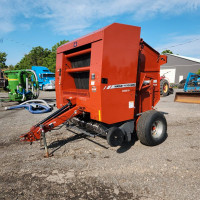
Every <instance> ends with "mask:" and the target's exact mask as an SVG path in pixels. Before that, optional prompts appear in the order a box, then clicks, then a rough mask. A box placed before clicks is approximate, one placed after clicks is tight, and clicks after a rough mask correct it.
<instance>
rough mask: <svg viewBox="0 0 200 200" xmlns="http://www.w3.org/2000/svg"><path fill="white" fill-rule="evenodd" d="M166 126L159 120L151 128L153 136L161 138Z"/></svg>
mask: <svg viewBox="0 0 200 200" xmlns="http://www.w3.org/2000/svg"><path fill="white" fill-rule="evenodd" d="M163 129H164V125H163V123H162V122H161V121H159V120H157V121H155V122H154V123H153V125H152V127H151V135H152V137H153V138H159V137H160V136H161V134H162V132H163Z"/></svg>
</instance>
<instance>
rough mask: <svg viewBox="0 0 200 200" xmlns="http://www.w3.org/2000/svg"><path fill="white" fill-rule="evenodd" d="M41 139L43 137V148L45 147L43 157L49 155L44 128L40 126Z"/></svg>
mask: <svg viewBox="0 0 200 200" xmlns="http://www.w3.org/2000/svg"><path fill="white" fill-rule="evenodd" d="M41 128H42V127H41ZM42 139H43V143H44V149H45V153H46V155H45V156H44V157H45V158H48V157H49V151H48V147H47V141H46V137H45V132H44V129H43V128H42Z"/></svg>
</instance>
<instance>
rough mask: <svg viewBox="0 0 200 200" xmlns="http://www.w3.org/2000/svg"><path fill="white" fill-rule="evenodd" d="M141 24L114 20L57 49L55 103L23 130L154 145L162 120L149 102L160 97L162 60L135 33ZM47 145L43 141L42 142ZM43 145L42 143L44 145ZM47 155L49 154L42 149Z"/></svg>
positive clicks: (161, 134)
mask: <svg viewBox="0 0 200 200" xmlns="http://www.w3.org/2000/svg"><path fill="white" fill-rule="evenodd" d="M140 31H141V28H140V27H136V26H130V25H124V24H118V23H114V24H111V25H109V26H106V27H104V28H102V29H100V30H97V31H95V32H93V33H91V34H88V35H86V36H84V37H81V38H79V39H77V40H74V41H71V42H68V43H66V44H64V45H62V46H60V47H59V48H58V49H57V58H56V101H57V107H58V108H59V109H58V110H57V111H56V112H55V113H53V114H51V115H50V116H49V117H47V118H46V119H44V120H42V121H41V122H39V123H38V124H36V125H35V126H33V127H32V128H31V129H30V131H29V132H28V133H26V134H24V135H22V136H21V137H22V140H24V141H29V142H31V143H32V142H33V141H35V140H40V139H41V137H42V138H43V140H44V144H46V140H45V133H46V132H48V131H51V130H52V129H54V128H55V127H57V126H59V125H62V124H66V126H67V127H68V126H70V127H74V128H76V129H77V128H78V129H81V130H82V131H83V132H84V133H86V134H87V133H88V134H89V135H91V134H94V135H101V136H103V137H105V138H106V139H107V141H108V144H110V145H111V146H118V145H121V144H122V142H124V141H130V140H131V136H132V135H133V134H135V133H136V134H137V136H138V138H139V140H140V141H141V143H143V144H145V145H150V146H153V145H157V144H160V143H161V142H163V141H164V140H165V138H166V135H167V133H166V131H167V122H166V119H165V117H164V115H163V114H162V113H161V112H158V111H155V110H154V106H155V105H156V104H157V103H158V102H159V100H160V65H162V64H165V63H166V62H167V57H166V56H165V55H160V54H159V53H158V52H157V51H155V50H154V49H153V48H152V47H150V46H149V45H148V44H147V43H145V42H144V41H143V40H142V39H141V38H140ZM45 146H46V145H45ZM46 147H47V146H46ZM47 154H48V153H47Z"/></svg>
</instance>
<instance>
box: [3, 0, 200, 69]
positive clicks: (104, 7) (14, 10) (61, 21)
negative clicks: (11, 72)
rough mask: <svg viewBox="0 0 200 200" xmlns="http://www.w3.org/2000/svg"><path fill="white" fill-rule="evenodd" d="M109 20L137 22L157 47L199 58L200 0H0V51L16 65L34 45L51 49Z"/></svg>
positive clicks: (109, 21) (109, 22)
mask: <svg viewBox="0 0 200 200" xmlns="http://www.w3.org/2000/svg"><path fill="white" fill-rule="evenodd" d="M113 22H119V23H124V24H129V25H136V26H140V27H141V28H142V32H141V37H142V38H143V39H144V40H145V41H146V42H147V43H148V44H150V45H151V46H152V47H153V48H155V49H157V50H158V51H159V52H161V51H162V50H164V49H166V48H167V49H170V50H172V51H173V52H174V53H175V54H179V55H183V56H190V57H195V58H200V0H168V1H164V0H38V1H37V0H0V51H4V52H6V53H7V54H8V56H7V65H9V64H13V65H15V64H16V63H17V62H19V61H20V60H21V58H22V57H23V55H24V54H26V53H28V52H29V51H30V50H31V49H32V47H35V46H42V47H44V48H51V47H52V46H53V45H54V44H56V43H57V42H59V41H60V40H63V39H65V40H73V39H76V38H78V37H80V36H83V35H85V34H87V33H90V32H92V31H95V30H97V29H99V28H101V27H103V26H106V25H108V24H111V23H113Z"/></svg>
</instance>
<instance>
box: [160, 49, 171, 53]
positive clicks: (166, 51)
mask: <svg viewBox="0 0 200 200" xmlns="http://www.w3.org/2000/svg"><path fill="white" fill-rule="evenodd" d="M165 53H169V54H173V52H172V51H171V50H169V49H166V50H164V51H162V53H161V54H165Z"/></svg>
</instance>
